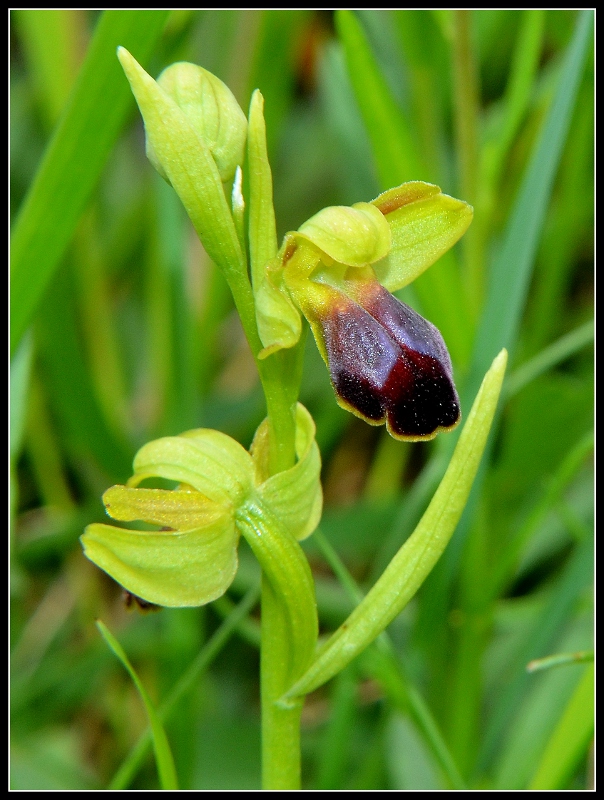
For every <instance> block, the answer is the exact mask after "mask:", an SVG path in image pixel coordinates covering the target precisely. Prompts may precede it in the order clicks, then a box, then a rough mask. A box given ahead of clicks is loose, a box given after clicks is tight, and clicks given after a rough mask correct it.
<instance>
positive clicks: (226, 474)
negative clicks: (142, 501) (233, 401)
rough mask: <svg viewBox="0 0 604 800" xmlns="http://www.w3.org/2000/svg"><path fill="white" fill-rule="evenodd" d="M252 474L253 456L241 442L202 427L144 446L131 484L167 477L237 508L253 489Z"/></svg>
mask: <svg viewBox="0 0 604 800" xmlns="http://www.w3.org/2000/svg"><path fill="white" fill-rule="evenodd" d="M253 475H254V467H253V464H252V458H251V456H250V454H249V453H248V452H247V450H245V449H244V448H243V447H242V446H241V445H240V444H239V443H238V442H236V441H235V440H234V439H231V437H230V436H227V435H226V434H224V433H220V432H219V431H213V430H209V429H207V428H200V429H198V430H193V431H188V432H187V433H183V434H182V435H181V436H168V437H165V438H163V439H156V440H155V441H153V442H149V443H148V444H146V445H144V446H143V447H141V449H140V450H139V451H138V453H137V454H136V456H135V458H134V476H133V477H132V478H131V479H130V480H129V481H128V483H129V485H131V486H136V485H137V484H138V483H140V482H141V481H142V480H144V479H145V478H150V477H159V478H167V479H168V480H173V481H178V482H179V483H187V484H189V485H190V486H192V487H193V488H194V489H197V491H198V492H201V493H202V494H204V495H205V496H206V497H208V498H209V499H210V500H214V501H215V502H216V503H220V504H222V505H224V504H232V505H233V506H235V507H237V506H239V505H240V504H241V503H242V502H243V500H244V499H245V497H246V496H247V495H248V494H249V492H250V491H251V488H252V482H253Z"/></svg>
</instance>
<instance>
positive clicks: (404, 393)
mask: <svg viewBox="0 0 604 800" xmlns="http://www.w3.org/2000/svg"><path fill="white" fill-rule="evenodd" d="M347 288H348V291H347V292H346V294H343V293H341V292H338V291H337V290H335V289H334V293H335V294H337V300H334V302H333V304H332V305H331V307H330V309H329V311H328V312H327V313H326V314H324V315H321V318H320V320H318V321H319V324H320V327H321V329H322V330H321V332H322V338H323V341H324V345H325V350H326V353H327V359H328V363H329V371H330V375H331V380H332V383H333V386H334V389H335V391H336V395H337V397H338V402H339V403H340V405H342V406H343V407H344V408H346V409H348V410H350V411H352V412H353V413H354V414H356V415H357V416H360V417H361V418H363V419H365V420H366V421H367V422H369V423H370V424H373V425H379V424H383V423H384V422H385V423H386V425H387V427H388V430H389V431H390V433H391V434H392V435H393V436H395V437H396V438H399V439H406V440H411V441H413V440H422V439H432V438H434V436H436V434H437V433H438V431H439V430H446V429H450V428H453V427H454V426H455V425H457V423H458V422H459V420H460V416H461V415H460V406H459V398H458V396H457V391H456V389H455V385H454V383H453V375H452V367H451V359H450V357H449V353H448V351H447V348H446V345H445V343H444V341H443V338H442V336H441V335H440V332H439V331H438V329H437V328H436V327H435V326H434V325H432V323H430V322H428V321H427V320H425V319H424V318H423V317H421V316H420V315H419V314H417V313H416V312H415V311H414V310H413V309H412V308H410V307H409V306H407V305H405V304H404V303H401V302H400V301H399V300H397V299H396V298H395V297H394V296H393V295H391V294H390V293H389V292H388V291H387V290H386V289H384V288H383V287H382V286H380V284H378V283H377V282H373V281H372V282H356V284H351V286H350V287H347ZM351 298H354V299H351Z"/></svg>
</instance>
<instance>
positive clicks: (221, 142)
mask: <svg viewBox="0 0 604 800" xmlns="http://www.w3.org/2000/svg"><path fill="white" fill-rule="evenodd" d="M157 83H158V84H159V86H160V87H161V88H162V89H163V90H164V92H165V93H166V94H167V95H168V96H169V97H171V98H172V100H174V102H175V103H176V105H177V106H178V107H179V108H180V109H182V111H183V112H184V114H185V116H186V118H187V119H188V120H189V122H190V124H191V127H192V128H193V130H194V131H196V133H197V134H198V135H199V137H200V138H201V139H202V140H203V141H204V142H205V144H206V146H207V148H208V150H209V151H210V153H211V154H212V156H213V158H214V161H215V162H216V166H217V167H218V172H219V173H220V177H221V178H222V180H223V181H230V180H231V179H232V178H233V176H234V175H235V170H236V169H237V166H239V165H241V164H243V154H244V149H245V140H246V135H247V120H246V118H245V114H244V113H243V111H242V110H241V108H240V107H239V104H238V103H237V100H236V99H235V96H234V95H233V93H232V92H231V90H230V89H229V88H228V86H227V85H226V84H224V83H223V82H222V81H221V80H220V79H219V78H217V77H216V76H215V75H212V73H211V72H208V71H207V70H205V69H203V68H202V67H198V66H197V65H196V64H190V63H188V62H186V61H180V62H178V63H176V64H172V65H171V66H169V67H167V68H166V69H165V70H164V71H163V72H162V73H161V75H160V76H159V78H158V79H157ZM147 155H148V157H149V160H150V161H151V163H152V164H153V166H154V167H155V168H156V169H157V170H158V171H159V173H160V174H161V175H163V177H165V178H167V176H166V174H165V172H164V170H163V167H162V165H161V163H160V162H159V160H158V159H157V156H156V155H155V151H154V149H153V145H152V143H151V142H149V141H148V142H147Z"/></svg>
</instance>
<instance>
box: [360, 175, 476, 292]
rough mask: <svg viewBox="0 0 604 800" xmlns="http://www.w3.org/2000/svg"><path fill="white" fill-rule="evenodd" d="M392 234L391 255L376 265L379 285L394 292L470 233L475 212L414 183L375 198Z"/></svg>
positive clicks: (428, 185)
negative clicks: (469, 229) (469, 228)
mask: <svg viewBox="0 0 604 800" xmlns="http://www.w3.org/2000/svg"><path fill="white" fill-rule="evenodd" d="M372 205H373V206H375V207H376V208H378V209H379V210H380V211H381V212H382V214H383V215H384V217H385V219H386V221H387V223H388V226H389V228H390V232H391V234H392V247H391V249H390V252H389V253H388V255H387V256H386V257H385V258H383V259H382V260H381V261H378V262H377V263H375V264H373V269H374V270H375V274H376V277H377V279H378V281H379V282H380V283H381V284H382V286H384V287H385V288H386V289H388V291H390V292H395V291H397V290H398V289H402V288H403V286H407V284H409V283H411V282H412V281H414V280H415V279H416V278H417V277H419V276H420V275H421V274H422V272H424V271H425V270H426V269H428V267H430V266H431V265H432V264H434V262H435V261H436V260H437V259H439V258H440V257H441V256H442V255H443V254H444V253H446V252H447V250H449V249H450V248H451V247H452V246H453V245H454V244H455V242H457V241H458V240H459V239H460V238H461V237H462V236H463V234H464V233H465V232H466V230H467V229H468V226H469V225H470V222H471V221H472V216H473V213H474V211H473V209H472V206H469V205H468V204H467V203H464V202H463V201H462V200H456V199H455V198H454V197H449V195H446V194H443V193H442V192H441V190H440V187H438V186H434V185H433V184H431V183H423V182H422V181H411V182H409V183H403V184H402V186H397V187H396V188H395V189H389V190H388V191H387V192H384V193H383V194H381V195H379V197H376V199H375V200H373V201H372Z"/></svg>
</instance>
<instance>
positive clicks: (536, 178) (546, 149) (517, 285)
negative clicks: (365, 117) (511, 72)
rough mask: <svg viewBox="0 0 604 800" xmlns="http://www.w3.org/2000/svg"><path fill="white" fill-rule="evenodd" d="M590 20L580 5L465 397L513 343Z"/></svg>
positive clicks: (495, 276)
mask: <svg viewBox="0 0 604 800" xmlns="http://www.w3.org/2000/svg"><path fill="white" fill-rule="evenodd" d="M592 20H593V12H592V11H582V12H581V14H580V16H579V18H578V21H577V25H576V28H575V32H574V36H573V39H572V41H571V43H570V46H569V48H568V50H567V53H566V57H565V59H564V62H563V64H562V71H561V76H560V83H559V84H558V89H557V92H556V95H555V98H554V101H553V103H552V105H551V107H550V109H549V113H548V115H547V118H546V120H545V123H544V126H543V129H542V133H541V137H540V139H539V141H538V143H537V146H536V148H535V150H534V151H533V155H532V158H531V161H530V163H529V166H528V169H527V171H526V173H525V176H524V179H523V182H522V186H521V187H520V191H519V193H518V197H517V199H516V202H515V204H514V206H513V209H512V212H511V214H510V217H509V221H508V224H507V228H506V230H505V233H504V237H503V243H502V246H501V248H500V250H499V254H498V255H497V256H496V259H495V262H494V263H493V266H492V270H491V277H490V285H489V291H488V296H487V301H486V305H485V308H484V311H483V315H482V320H481V322H480V325H479V328H478V334H477V337H476V347H475V351H474V357H473V366H472V369H471V372H470V378H469V380H468V384H467V386H466V391H465V392H464V394H465V398H466V403H467V398H468V397H473V396H474V395H475V394H476V390H477V388H478V385H479V382H480V380H481V379H482V376H483V375H484V373H485V370H486V368H487V367H488V365H489V364H490V363H491V360H492V359H493V357H494V355H495V354H496V353H497V352H499V350H500V349H501V348H502V347H506V348H508V349H513V346H514V344H515V341H516V338H517V335H518V327H519V323H520V319H521V316H522V312H523V309H524V305H525V301H526V294H527V291H528V287H529V282H530V277H531V274H532V271H533V265H534V263H535V255H536V251H537V245H538V244H539V238H540V236H541V231H542V228H543V223H544V220H545V214H546V211H547V208H548V204H549V199H550V195H551V191H552V185H553V182H554V178H555V176H556V171H557V168H558V164H559V162H560V157H561V155H562V151H563V147H564V143H565V140H566V134H567V132H568V128H569V125H570V121H571V117H572V112H573V108H574V104H575V98H576V95H577V90H578V88H579V81H580V78H581V74H582V71H583V66H584V64H585V59H586V57H587V51H588V44H589V41H590V36H589V35H590V32H591V24H592ZM463 406H464V403H463V402H462V407H463Z"/></svg>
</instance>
